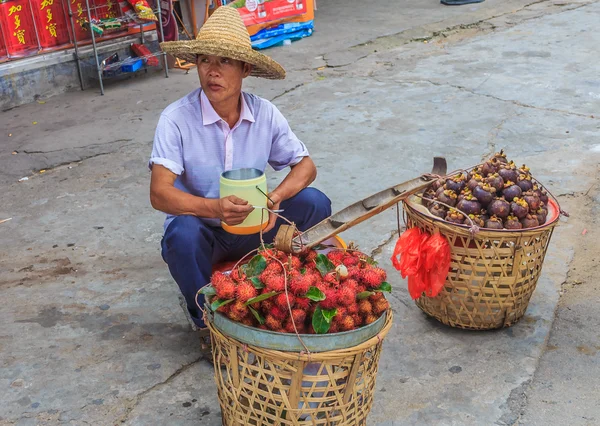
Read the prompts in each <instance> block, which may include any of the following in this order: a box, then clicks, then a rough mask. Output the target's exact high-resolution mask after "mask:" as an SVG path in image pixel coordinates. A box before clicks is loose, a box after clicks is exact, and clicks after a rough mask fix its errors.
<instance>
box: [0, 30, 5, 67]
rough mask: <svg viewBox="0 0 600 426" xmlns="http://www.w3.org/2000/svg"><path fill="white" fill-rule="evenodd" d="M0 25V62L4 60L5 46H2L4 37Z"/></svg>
mask: <svg viewBox="0 0 600 426" xmlns="http://www.w3.org/2000/svg"><path fill="white" fill-rule="evenodd" d="M1 27H2V25H0V61H1V60H3V59H4V58H6V44H4V36H3V35H2V28H1Z"/></svg>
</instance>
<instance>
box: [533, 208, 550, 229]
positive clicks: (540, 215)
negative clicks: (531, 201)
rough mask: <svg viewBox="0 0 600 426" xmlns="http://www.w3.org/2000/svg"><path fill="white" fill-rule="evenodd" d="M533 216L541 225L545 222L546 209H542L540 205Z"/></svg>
mask: <svg viewBox="0 0 600 426" xmlns="http://www.w3.org/2000/svg"><path fill="white" fill-rule="evenodd" d="M535 217H536V218H537V220H538V224H540V225H543V224H544V223H546V219H547V218H548V210H546V209H544V208H543V207H540V208H539V209H537V210H536V211H535Z"/></svg>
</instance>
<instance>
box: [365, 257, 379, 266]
mask: <svg viewBox="0 0 600 426" xmlns="http://www.w3.org/2000/svg"><path fill="white" fill-rule="evenodd" d="M367 263H368V264H369V265H373V266H377V265H378V263H377V261H376V260H375V259H373V258H372V257H369V256H367Z"/></svg>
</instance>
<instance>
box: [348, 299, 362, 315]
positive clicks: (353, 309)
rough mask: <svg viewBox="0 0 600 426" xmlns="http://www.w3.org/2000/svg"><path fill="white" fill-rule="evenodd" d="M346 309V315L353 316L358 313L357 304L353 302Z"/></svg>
mask: <svg viewBox="0 0 600 426" xmlns="http://www.w3.org/2000/svg"><path fill="white" fill-rule="evenodd" d="M346 309H348V315H354V314H357V313H358V312H359V308H358V303H356V302H354V303H352V304H351V305H348V306H347V307H346Z"/></svg>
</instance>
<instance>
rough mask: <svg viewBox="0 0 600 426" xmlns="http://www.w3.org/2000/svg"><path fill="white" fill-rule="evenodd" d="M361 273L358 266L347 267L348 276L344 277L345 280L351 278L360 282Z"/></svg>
mask: <svg viewBox="0 0 600 426" xmlns="http://www.w3.org/2000/svg"><path fill="white" fill-rule="evenodd" d="M361 271H362V269H360V268H359V267H358V266H349V267H348V276H347V277H346V279H350V278H352V279H355V280H360V277H361Z"/></svg>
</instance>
